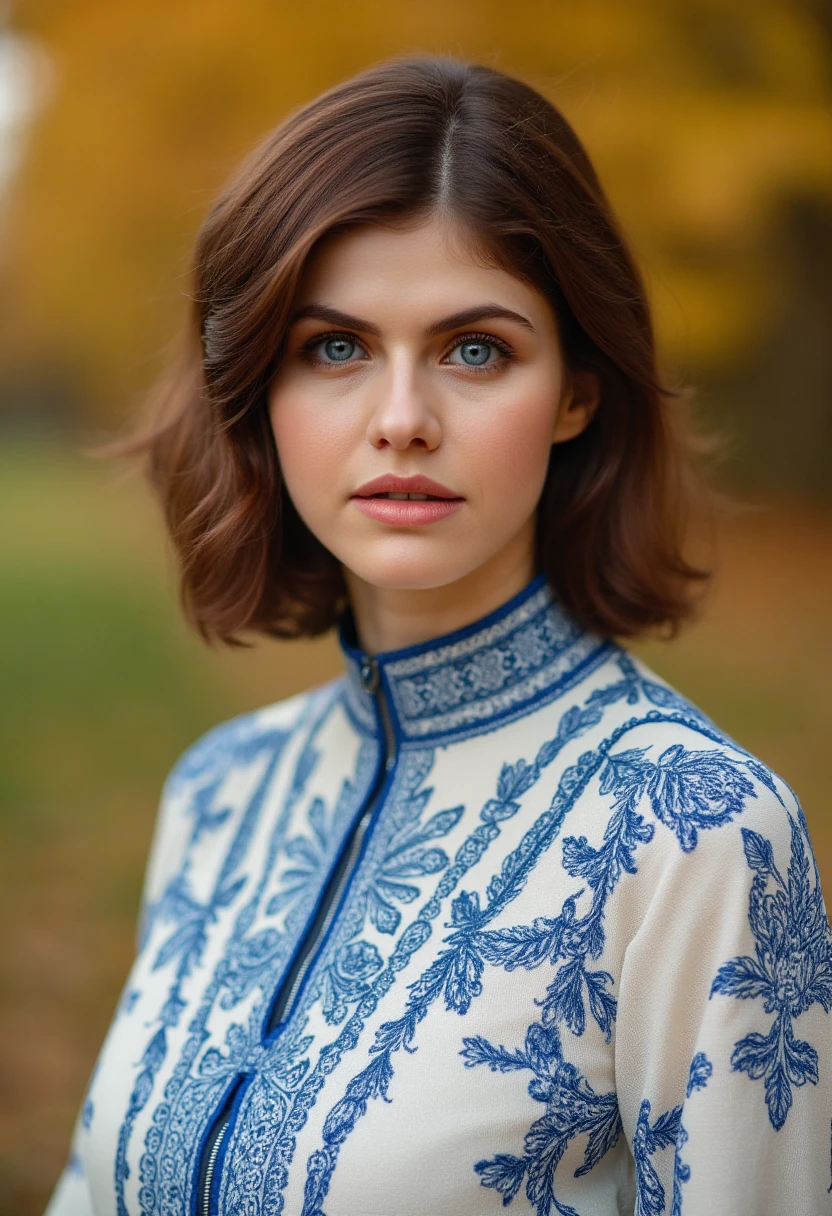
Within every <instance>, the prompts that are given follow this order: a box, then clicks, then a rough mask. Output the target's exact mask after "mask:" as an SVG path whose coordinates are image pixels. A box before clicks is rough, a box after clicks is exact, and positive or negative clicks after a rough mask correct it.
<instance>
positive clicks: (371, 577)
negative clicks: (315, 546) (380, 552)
mask: <svg viewBox="0 0 832 1216" xmlns="http://www.w3.org/2000/svg"><path fill="white" fill-rule="evenodd" d="M341 560H342V561H343V564H344V565H345V566H346V567H347V569H348V570H350V571H351V572H352V573H353V574H354V575H355V576H356V577H357V578H360V579H361V580H362V582H364V583H367V584H369V585H370V586H371V587H378V588H380V589H381V588H383V589H384V590H386V591H429V590H432V589H433V588H435V587H447V586H448V585H450V584H451V583H456V582H458V581H459V580H460V579H463V578H465V576H466V575H468V574H470V573H471V571H472V570H476V569H477V568H478V567H479V566H480V565H482V560H477V559H472V560H470V561H468V562H466V561H462V560H460V554H459V553H458V552H457V553H455V554H450V553H447V554H442V555H439V554H431V553H430V552H423V553H420V554H418V555H415V554H414V555H411V556H410V557H406V556H397V557H386V558H381V557H380V558H379V559H378V560H376V561H368V560H367V557H366V554H364V555H363V558H362V557H359V556H358V555H356V560H355V561H350V560H348V559H345V558H342V559H341Z"/></svg>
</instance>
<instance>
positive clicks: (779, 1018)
mask: <svg viewBox="0 0 832 1216" xmlns="http://www.w3.org/2000/svg"><path fill="white" fill-rule="evenodd" d="M789 822H790V824H791V860H790V862H789V870H788V876H787V878H786V879H784V878H783V877H782V875H781V874H780V872H779V870H778V869H777V866H776V865H775V862H774V851H773V849H772V846H771V842H770V841H769V840H767V839H766V838H765V837H764V836H761V835H760V833H759V832H752V831H751V830H750V829H748V828H744V829H743V832H742V840H743V848H744V850H745V859H746V861H747V862H748V865H749V866H750V868H751V869H752V870H753V871H754V879H753V881H752V883H751V894H750V898H749V906H748V920H749V924H750V926H751V931H752V933H753V934H754V958H751V957H749V956H748V955H743V956H740V957H738V958H734V959H731V960H730V962H727V963H724V964H723V965H722V966H721V967H720V969H719V971H718V972H717V974H716V978H715V979H714V982H713V984H712V986H711V993H710V995H711V997H713V996H714V994H715V993H722V994H723V995H725V996H734V997H737V998H739V999H746V1000H748V999H751V1000H755V999H760V998H761V999H762V1001H763V1008H764V1009H765V1011H766V1013H769V1014H774V1022H773V1023H772V1027H771V1030H770V1031H769V1033H768V1034H767V1035H762V1034H758V1033H757V1032H752V1033H751V1034H748V1035H746V1036H745V1038H743V1039H740V1040H739V1041H738V1042H737V1043H736V1044H735V1046H734V1051H733V1053H732V1055H731V1067H732V1068H733V1069H734V1070H735V1071H737V1072H744V1073H747V1074H748V1076H749V1077H750V1078H751V1079H752V1080H755V1081H757V1080H761V1079H762V1078H765V1100H766V1104H767V1106H768V1113H769V1118H770V1120H771V1125H772V1127H774V1128H775V1129H776V1130H778V1131H779V1130H780V1128H781V1127H782V1126H783V1124H784V1123H785V1122H786V1116H787V1115H788V1113H789V1109H790V1107H791V1105H792V1086H793V1085H794V1086H801V1085H805V1084H806V1082H807V1081H809V1082H811V1084H812V1085H816V1084H817V1081H818V1054H817V1051H816V1050H815V1048H814V1047H812V1045H811V1044H810V1043H806V1042H803V1041H802V1040H800V1039H798V1038H796V1037H795V1034H794V1027H793V1025H792V1023H793V1020H794V1019H795V1018H797V1017H799V1016H800V1015H801V1014H802V1013H803V1012H804V1011H805V1010H806V1009H808V1008H809V1007H810V1006H811V1005H814V1004H815V1003H816V1002H817V1003H818V1004H820V1005H821V1006H822V1007H823V1009H824V1010H825V1011H826V1012H827V1013H828V1012H829V1011H830V1010H831V1009H832V944H831V943H830V936H829V926H828V923H827V920H826V914H825V912H824V908H823V899H822V896H821V891H820V884H819V882H818V881H817V872H816V874H815V885H814V887H812V886H811V885H810V882H809V859H808V856H807V853H806V847H805V845H804V842H803V833H802V830H801V827H800V825H799V824H798V823H796V822H795V820H794V819H793V818H792V817H791V816H789ZM769 884H773V886H774V891H773V892H772V893H769V892H768V887H769Z"/></svg>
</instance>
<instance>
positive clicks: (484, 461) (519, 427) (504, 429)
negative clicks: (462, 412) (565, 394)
mask: <svg viewBox="0 0 832 1216" xmlns="http://www.w3.org/2000/svg"><path fill="white" fill-rule="evenodd" d="M555 418H556V408H555V406H554V405H553V402H552V393H551V389H550V388H548V389H543V390H540V391H538V392H533V393H524V394H523V395H522V396H521V397H518V398H515V399H514V400H513V401H506V402H504V403H503V404H502V406H501V407H500V408H499V409H498V410H495V411H494V412H489V413H488V414H487V415H484V416H483V417H482V419H481V420H480V421H479V424H478V425H477V424H473V425H471V426H470V427H469V428H468V433H467V435H466V444H467V446H468V450H469V451H470V452H471V453H472V454H473V453H476V475H477V477H478V480H480V481H481V488H482V492H483V494H484V496H485V497H486V498H490V499H491V500H492V501H494V500H495V499H496V498H499V499H500V500H506V501H507V502H516V503H517V505H518V506H520V505H521V504H523V505H528V504H527V500H528V499H534V501H536V500H537V497H538V496H539V494H540V490H541V488H542V485H543V481H544V478H545V476H546V470H547V468H548V464H549V454H550V451H551V445H552V434H553V430H554V425H555ZM472 472H473V470H472Z"/></svg>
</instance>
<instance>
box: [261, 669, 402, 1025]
mask: <svg viewBox="0 0 832 1216" xmlns="http://www.w3.org/2000/svg"><path fill="white" fill-rule="evenodd" d="M360 674H361V683H362V685H363V686H364V689H365V691H367V692H369V693H372V694H373V696H374V697H375V701H376V705H377V706H378V711H379V717H380V718H381V724H382V730H383V732H384V749H383V753H382V754H383V761H382V764H381V765H380V767H379V771H378V773H377V775H376V779H375V781H374V783H373V786H372V789H371V790H370V793H369V794H368V796H367V802H366V804H365V806H364V810H363V811H362V812H361V814H360V815H359V817H358V819H357V820H356V821H355V823H354V824H353V826H352V828H351V829H350V832H349V835H348V837H347V840H346V841H345V842H344V844H343V845H342V850H341V855H340V857H339V858H338V861H337V862H336V863H335V866H334V868H333V870H332V872H331V873H330V876H329V878H328V879H327V882H326V885H325V887H324V890H323V892H322V895H321V899H320V900H319V902H318V906H317V908H316V910H315V915H314V916H313V918H312V920H311V921H310V922H309V924H308V926H307V928H306V930H305V932H304V936H303V938H302V940H301V944H300V946H299V948H298V951H297V954H296V955H295V959H294V961H293V963H292V965H291V967H290V968H289V970H288V972H287V973H286V976H285V977H284V980H283V983H282V984H281V986H280V988H279V989H278V991H277V993H276V994H275V997H274V1000H273V1002H272V1007H271V1009H270V1011H269V1016H268V1021H267V1023H266V1036H267V1037H268V1036H270V1035H272V1034H274V1032H275V1031H276V1030H277V1029H278V1027H279V1026H281V1025H282V1024H283V1023H284V1022H286V1021H287V1020H288V1018H289V1017H290V1016H291V1013H292V1009H293V1008H294V1005H295V1002H296V1000H297V997H298V995H299V994H300V991H301V989H302V987H303V983H304V980H305V979H306V977H307V976H308V974H309V972H310V970H311V968H312V964H313V963H314V962H315V958H316V950H315V947H316V946H317V945H318V944H319V943H320V942H321V941H323V939H324V937H325V936H326V934H327V932H328V930H329V927H330V925H331V924H332V920H333V917H334V916H335V913H336V911H337V909H338V907H339V904H340V900H341V896H342V894H343V892H344V889H345V888H346V885H347V883H348V882H349V880H350V877H351V875H352V872H353V868H354V866H355V862H356V860H357V858H358V855H359V853H360V852H361V846H362V844H363V842H364V836H365V834H366V832H367V828H368V826H369V823H370V819H371V818H372V815H373V812H374V811H375V809H376V806H377V805H378V800H379V797H380V795H381V791H382V789H383V787H384V784H385V782H386V780H387V774H388V773H389V772H390V771H391V769H392V768H393V767H394V765H395V763H396V736H395V732H394V730H393V723H392V721H391V719H390V711H389V709H388V706H387V701H386V699H385V696H384V693H383V691H382V688H381V678H380V673H379V666H378V662H377V661H376V660H375V659H374V658H372V657H370V656H368V657H367V658H366V659H365V660H364V662H363V663H362V664H361V672H360Z"/></svg>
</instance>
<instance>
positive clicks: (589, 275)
mask: <svg viewBox="0 0 832 1216" xmlns="http://www.w3.org/2000/svg"><path fill="white" fill-rule="evenodd" d="M435 208H441V209H444V210H446V211H448V212H449V213H450V214H452V215H454V216H455V217H458V218H459V219H461V220H462V221H463V223H464V224H465V225H466V226H467V227H468V229H469V230H471V231H472V232H473V233H474V234H475V236H476V238H477V241H478V245H479V246H481V248H482V249H483V251H484V252H485V253H486V255H487V256H488V257H490V258H491V260H492V261H494V262H496V263H497V264H499V265H501V266H503V267H505V268H507V269H510V270H511V271H512V273H514V274H516V275H518V276H520V277H522V278H524V279H525V280H526V281H528V282H530V283H531V284H533V285H534V286H535V287H537V288H538V289H539V290H540V291H541V292H543V293H544V294H545V296H546V297H547V298H548V300H549V301H550V302H551V304H552V306H553V308H554V310H555V313H556V316H557V319H558V324H559V327H560V332H561V335H562V341H563V347H564V354H565V357H566V360H567V363H568V364H569V365H570V366H572V367H580V368H586V369H591V370H593V371H595V372H596V373H597V374H598V376H599V378H600V382H601V403H600V406H599V408H598V411H597V414H596V416H595V418H594V419H593V421H592V422H591V424H590V425H589V427H588V428H587V429H586V430H585V431H584V432H583V434H581V435H579V436H578V437H577V438H575V439H573V440H571V441H570V442H568V443H563V444H557V445H554V446H553V447H552V453H551V457H550V462H549V470H548V474H547V478H546V482H545V485H544V489H543V493H542V496H541V500H540V504H539V507H538V521H537V563H538V570H541V571H545V573H546V575H547V577H548V579H549V582H550V584H551V585H552V587H553V589H554V591H555V593H556V594H557V595H558V597H559V598H560V600H561V601H562V602H563V604H564V605H565V606H566V608H567V609H568V610H570V611H571V612H572V614H573V615H574V616H575V617H576V618H577V619H578V620H579V621H580V622H581V623H582V624H584V625H585V626H587V627H589V628H592V629H594V630H597V631H599V632H601V633H603V634H606V635H618V636H632V635H634V634H636V633H639V632H642V631H643V630H645V629H647V628H649V627H651V626H656V625H662V624H664V625H669V626H670V627H671V628H672V627H674V626H675V625H676V624H677V623H678V621H679V620H680V619H682V618H683V617H684V616H685V615H687V613H688V611H689V608H690V604H691V593H692V587H693V585H694V582H695V580H697V579H701V578H703V577H704V576H703V573H702V572H701V571H699V570H697V569H695V568H694V567H692V566H691V565H690V564H689V563H688V562H687V561H686V559H685V558H684V556H683V554H682V540H683V532H684V521H685V515H686V511H685V507H686V502H687V499H688V497H689V479H688V477H687V476H686V469H687V468H688V459H687V452H686V447H685V443H684V441H683V439H682V437H681V435H680V433H679V431H678V428H677V426H676V424H675V421H674V420H673V418H672V417H671V413H670V411H671V408H675V403H674V401H673V396H674V395H673V394H672V393H670V392H669V391H668V390H667V389H665V388H663V387H662V385H661V384H660V382H659V378H658V375H657V371H656V364H655V350H654V342H653V331H652V324H651V318H650V311H649V306H648V303H647V299H646V295H645V289H644V286H643V284H642V281H641V278H640V276H639V274H638V271H637V270H636V268H635V266H634V264H633V260H632V258H631V256H630V254H629V252H628V250H627V248H626V246H625V243H624V241H623V239H622V237H621V234H620V233H619V231H618V228H617V226H616V223H615V220H614V218H613V216H612V214H611V211H610V207H609V204H608V203H607V200H606V198H605V196H604V193H603V191H602V189H601V186H600V185H599V182H598V179H597V177H596V174H595V172H594V170H593V168H592V165H591V164H590V161H589V158H588V157H587V154H586V152H585V151H584V149H583V147H582V146H581V144H580V142H579V140H578V138H577V136H576V135H575V133H574V132H573V130H572V128H571V127H570V126H569V124H568V123H567V122H566V120H565V119H564V118H563V116H562V115H561V114H560V113H559V112H558V111H557V110H556V109H555V108H554V106H552V105H551V104H550V103H549V102H548V101H546V100H545V98H543V97H542V96H541V95H540V94H539V93H537V92H535V91H534V90H533V89H532V88H530V87H529V86H528V85H525V84H523V83H521V82H520V81H518V80H515V79H512V78H511V77H508V76H505V75H503V74H502V73H500V72H497V71H493V70H491V69H489V68H485V67H480V66H476V65H469V64H465V63H461V62H458V61H456V60H454V59H450V58H444V57H423V58H415V59H414V58H410V59H403V60H402V59H400V60H394V61H392V62H388V63H384V64H381V65H379V66H376V67H373V68H371V69H369V70H368V71H365V72H362V73H361V74H360V75H358V76H356V77H354V78H353V79H351V80H348V81H346V82H345V83H343V84H340V85H338V86H337V87H335V88H333V89H331V90H330V91H329V92H327V93H325V94H323V95H322V96H321V97H319V98H317V100H315V101H313V102H312V103H311V104H309V105H307V106H305V107H304V108H303V109H301V110H300V111H298V112H297V113H295V114H294V115H292V116H291V117H290V118H289V119H287V120H286V121H285V122H284V123H283V124H282V125H280V126H279V127H278V128H277V129H276V130H275V131H274V132H273V133H272V134H271V135H269V136H268V138H267V139H266V140H265V141H264V142H263V143H262V145H261V146H260V147H259V148H258V149H257V150H256V152H255V153H254V154H253V156H252V157H251V158H250V159H249V161H248V162H247V163H246V164H245V165H244V166H243V168H242V170H241V171H240V172H239V173H238V174H237V176H236V177H235V179H234V180H233V181H232V182H231V184H230V185H229V186H228V187H227V189H226V190H225V192H224V193H223V195H222V196H221V197H220V199H219V200H218V202H217V203H216V205H215V206H214V208H213V210H212V211H211V212H210V214H209V215H208V217H207V219H206V220H205V222H204V224H203V225H202V228H201V231H200V233H199V235H198V238H197V242H196V250H195V259H194V266H195V270H194V278H195V288H194V295H193V308H192V316H191V324H190V331H189V334H188V339H187V342H186V345H185V349H184V351H183V354H182V357H181V359H180V361H179V362H178V363H177V365H176V366H175V367H173V368H172V369H171V372H170V376H169V378H168V379H167V381H166V383H165V385H164V387H163V389H162V391H161V394H160V405H161V408H162V414H161V417H160V418H158V419H157V421H156V422H155V424H154V425H153V427H152V429H151V430H150V431H149V432H148V433H146V434H144V435H141V436H138V437H136V438H134V439H133V440H132V441H130V442H129V444H128V445H126V446H127V448H129V450H131V451H133V452H143V453H145V455H146V458H147V462H148V471H149V474H150V477H151V480H152V483H153V485H154V486H155V488H156V491H157V492H158V494H159V496H160V498H161V502H162V505H163V508H164V512H165V518H166V521H167V524H168V527H169V530H170V533H171V536H172V539H173V542H174V546H175V548H176V551H177V554H178V557H179V560H180V562H181V569H182V600H183V605H184V607H185V611H186V613H187V615H188V617H189V618H190V620H191V622H192V623H193V624H194V625H195V626H196V628H197V629H198V631H199V632H200V633H201V634H202V636H203V637H204V638H205V639H206V640H212V639H220V640H222V641H225V642H229V643H235V642H239V640H240V639H239V634H240V632H241V631H243V630H248V631H255V632H260V633H265V634H271V635H273V636H277V637H297V636H303V635H305V636H314V635H316V634H320V633H322V632H324V631H325V630H327V629H329V628H330V627H331V626H332V625H333V624H334V623H335V621H336V619H337V616H338V614H339V613H340V611H341V610H342V608H343V607H344V606H345V605H346V602H347V597H346V587H345V583H344V578H343V574H342V572H341V568H340V565H339V563H338V561H337V560H336V558H335V557H334V556H333V555H332V554H330V553H329V551H328V550H327V549H326V548H324V546H323V545H322V544H321V543H320V542H319V541H318V540H317V539H316V538H315V537H314V536H313V535H312V534H311V532H310V531H309V529H308V528H307V527H306V525H305V524H304V523H303V521H302V520H301V519H300V517H299V516H298V514H297V511H296V510H295V508H294V506H293V504H292V502H291V500H290V498H289V496H288V494H287V493H286V491H285V488H284V486H283V482H282V478H281V473H280V464H279V459H278V453H277V451H276V448H275V443H274V438H273V435H272V431H271V426H270V422H269V416H268V408H267V395H268V387H269V383H270V381H271V378H272V376H273V374H274V371H275V369H276V367H277V365H278V363H279V360H280V355H281V348H282V344H283V339H284V335H285V331H286V328H287V325H288V323H289V319H290V317H291V314H292V306H293V299H294V296H295V294H296V291H297V287H298V283H299V280H300V277H301V274H302V272H303V269H304V265H305V263H306V260H307V259H308V257H309V255H310V253H311V252H312V250H313V249H314V248H315V246H316V244H317V242H319V241H320V240H321V239H322V238H323V237H324V236H326V235H328V234H330V233H332V232H334V231H341V230H345V229H347V228H350V227H353V226H356V225H361V224H373V223H389V222H391V221H396V220H407V219H409V218H410V217H412V216H415V215H417V214H419V213H424V212H426V211H428V210H430V209H435ZM122 450H124V446H123V448H122Z"/></svg>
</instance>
